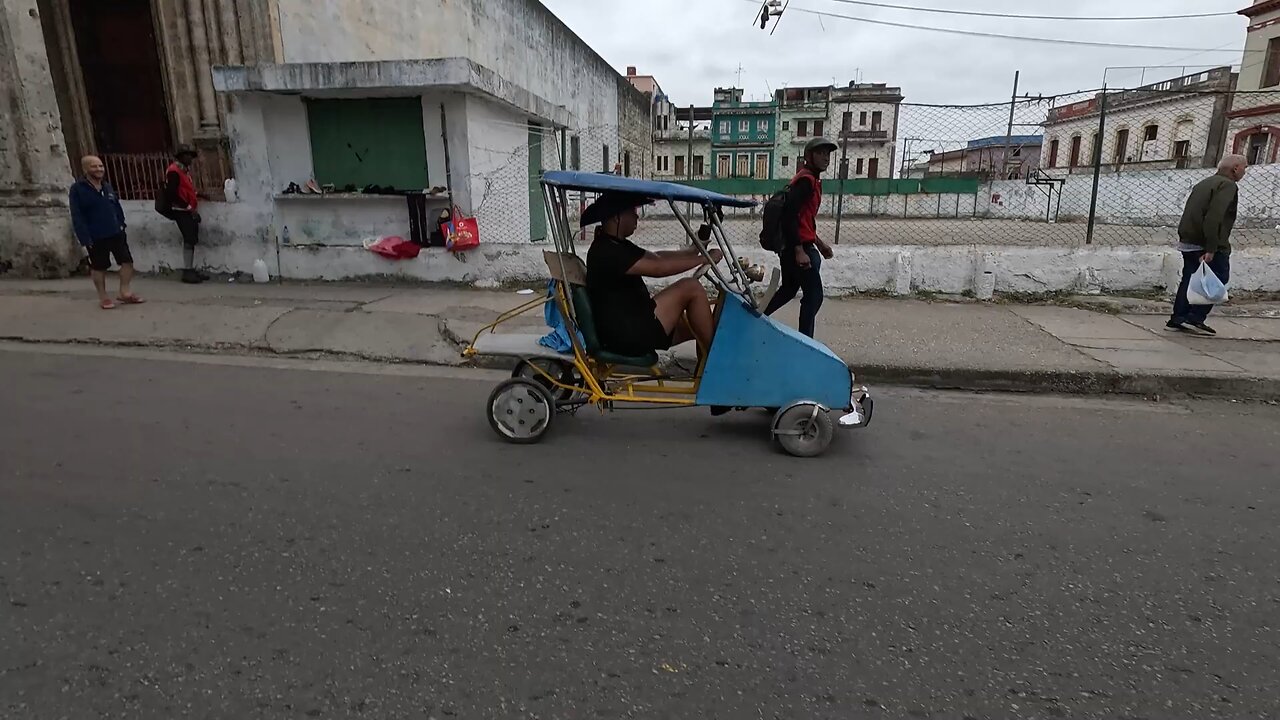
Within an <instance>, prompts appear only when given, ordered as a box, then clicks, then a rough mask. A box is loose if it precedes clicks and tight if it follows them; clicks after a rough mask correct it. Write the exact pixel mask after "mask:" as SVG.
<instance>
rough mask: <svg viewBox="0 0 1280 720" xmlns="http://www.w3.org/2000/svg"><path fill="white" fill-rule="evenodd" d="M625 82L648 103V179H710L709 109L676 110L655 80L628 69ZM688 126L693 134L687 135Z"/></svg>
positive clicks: (650, 76) (633, 67) (688, 133)
mask: <svg viewBox="0 0 1280 720" xmlns="http://www.w3.org/2000/svg"><path fill="white" fill-rule="evenodd" d="M626 78H627V82H629V83H631V85H632V87H634V88H635V89H637V90H639V91H640V92H642V93H644V94H645V95H647V96H648V97H649V98H650V99H651V108H650V114H649V124H650V131H651V147H652V153H651V156H650V158H649V159H648V161H647V163H646V166H645V167H646V169H647V176H649V177H654V178H657V179H660V180H705V179H707V178H708V177H709V176H710V171H709V168H710V164H711V109H710V108H695V109H694V113H693V115H694V116H695V117H694V118H692V119H691V117H690V111H689V109H688V108H680V107H677V106H676V105H675V104H674V103H672V102H671V98H670V97H669V96H668V95H667V94H666V93H665V92H664V91H663V90H662V86H661V85H660V84H659V83H658V80H657V78H655V77H654V76H652V75H641V74H639V73H638V72H637V71H636V68H635V66H628V67H627V75H626ZM690 122H692V123H693V130H692V132H690Z"/></svg>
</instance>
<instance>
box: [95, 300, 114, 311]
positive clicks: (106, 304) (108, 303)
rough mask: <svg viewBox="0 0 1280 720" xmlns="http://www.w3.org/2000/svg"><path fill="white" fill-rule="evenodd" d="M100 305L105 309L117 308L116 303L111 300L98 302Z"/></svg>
mask: <svg viewBox="0 0 1280 720" xmlns="http://www.w3.org/2000/svg"><path fill="white" fill-rule="evenodd" d="M98 307H100V308H102V309H103V310H115V309H116V304H115V303H113V302H111V301H110V300H102V301H100V302H99V303H98Z"/></svg>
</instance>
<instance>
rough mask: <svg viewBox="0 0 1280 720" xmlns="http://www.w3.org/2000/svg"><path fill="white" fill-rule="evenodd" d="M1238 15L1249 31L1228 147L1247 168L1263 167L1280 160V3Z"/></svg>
mask: <svg viewBox="0 0 1280 720" xmlns="http://www.w3.org/2000/svg"><path fill="white" fill-rule="evenodd" d="M1240 14H1241V15H1243V16H1245V17H1246V18H1248V19H1249V28H1248V30H1247V31H1246V34H1245V41H1244V59H1243V60H1242V61H1241V65H1240V79H1239V81H1238V82H1237V84H1236V90H1237V91H1238V92H1237V93H1236V96H1235V98H1234V100H1233V102H1232V104H1231V111H1230V113H1229V115H1228V117H1229V119H1230V120H1229V123H1228V129H1227V144H1228V147H1230V148H1231V151H1232V152H1234V153H1239V154H1241V155H1244V156H1245V157H1247V158H1248V159H1249V164H1250V165H1264V164H1269V163H1274V162H1277V159H1280V158H1278V156H1280V0H1254V3H1253V5H1251V6H1249V7H1247V8H1244V9H1243V10H1241V11H1240Z"/></svg>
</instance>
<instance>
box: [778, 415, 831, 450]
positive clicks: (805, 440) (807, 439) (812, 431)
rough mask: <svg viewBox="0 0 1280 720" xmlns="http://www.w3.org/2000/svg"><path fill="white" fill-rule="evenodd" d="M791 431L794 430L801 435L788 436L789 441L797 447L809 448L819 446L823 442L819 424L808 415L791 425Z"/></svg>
mask: <svg viewBox="0 0 1280 720" xmlns="http://www.w3.org/2000/svg"><path fill="white" fill-rule="evenodd" d="M788 429H789V430H793V431H795V432H797V433H799V435H787V436H785V437H786V438H787V439H788V440H790V441H791V442H793V443H795V445H796V447H802V448H803V447H807V446H813V445H817V444H818V443H819V442H821V440H820V439H819V436H820V435H821V434H822V433H821V431H820V430H819V428H818V423H816V422H814V421H812V420H810V419H809V417H808V415H807V414H806V415H805V416H804V417H800V418H797V419H796V421H795V422H793V423H791V427H789V428H788Z"/></svg>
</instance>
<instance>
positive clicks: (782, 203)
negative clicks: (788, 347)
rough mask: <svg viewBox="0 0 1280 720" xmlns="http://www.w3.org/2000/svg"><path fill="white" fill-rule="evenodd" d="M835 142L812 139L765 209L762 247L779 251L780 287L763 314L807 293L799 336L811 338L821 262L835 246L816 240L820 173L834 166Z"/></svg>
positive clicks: (818, 298) (817, 306)
mask: <svg viewBox="0 0 1280 720" xmlns="http://www.w3.org/2000/svg"><path fill="white" fill-rule="evenodd" d="M835 150H836V144H835V143H833V142H831V141H830V140H827V139H826V138H814V139H812V140H810V141H809V142H808V143H807V144H806V145H805V146H804V163H803V164H802V165H801V166H800V170H799V172H797V173H796V176H795V177H794V178H793V179H792V180H791V183H790V184H789V185H787V187H785V188H783V189H782V190H780V191H778V192H777V193H776V194H775V195H774V196H773V197H772V198H770V199H769V202H768V203H766V204H765V209H764V231H763V232H761V233H760V245H761V247H763V248H764V249H766V250H771V251H773V252H776V253H778V256H779V260H780V263H781V265H782V284H781V285H780V286H779V287H778V291H777V292H776V293H774V295H773V299H772V300H770V301H769V306H768V307H766V308H765V310H764V314H765V315H772V314H774V313H775V312H777V311H778V310H780V309H782V306H784V305H786V304H787V303H789V302H791V301H792V300H793V299H795V296H796V293H797V292H801V291H803V292H804V296H803V297H802V298H801V299H800V332H802V333H804V334H805V335H808V336H809V337H813V334H814V326H815V325H816V323H817V319H818V310H819V309H820V308H821V307H822V274H821V268H822V260H823V258H826V259H828V260H830V259H831V258H832V256H833V255H834V253H833V252H832V250H831V246H830V245H828V244H827V243H826V241H824V240H823V239H822V238H820V237H818V208H819V207H820V206H821V205H822V173H824V172H826V170H827V168H828V167H830V166H831V153H832V152H834V151H835Z"/></svg>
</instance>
